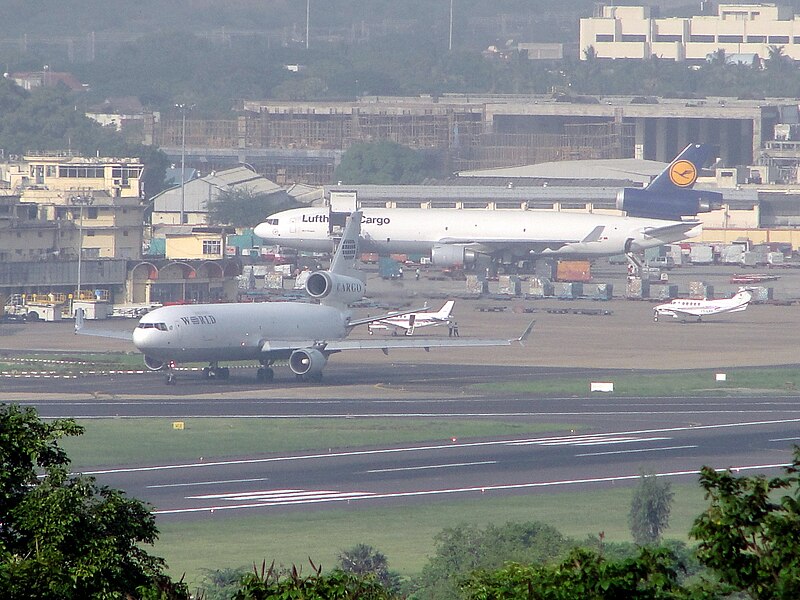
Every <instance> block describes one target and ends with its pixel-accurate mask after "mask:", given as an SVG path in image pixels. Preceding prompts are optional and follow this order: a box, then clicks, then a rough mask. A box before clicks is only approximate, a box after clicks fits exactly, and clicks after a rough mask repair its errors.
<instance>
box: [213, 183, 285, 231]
mask: <svg viewBox="0 0 800 600" xmlns="http://www.w3.org/2000/svg"><path fill="white" fill-rule="evenodd" d="M298 206H300V205H299V204H297V203H296V202H295V201H294V200H293V199H292V198H291V196H289V195H288V194H287V193H285V192H277V193H274V194H261V193H257V192H255V191H254V190H253V189H252V188H249V187H247V186H240V187H236V188H231V189H226V190H223V191H222V192H220V193H219V195H218V196H217V197H216V198H214V200H213V201H212V202H211V203H210V204H209V206H208V218H209V221H210V222H211V223H213V224H215V225H232V226H234V227H253V225H254V224H256V223H260V222H262V221H263V220H264V219H265V218H266V217H268V216H269V215H271V214H273V213H276V212H279V211H281V210H287V209H289V208H297V207H298Z"/></svg>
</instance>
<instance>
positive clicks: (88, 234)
mask: <svg viewBox="0 0 800 600" xmlns="http://www.w3.org/2000/svg"><path fill="white" fill-rule="evenodd" d="M86 235H87V236H89V237H94V231H92V230H91V229H87V230H86Z"/></svg>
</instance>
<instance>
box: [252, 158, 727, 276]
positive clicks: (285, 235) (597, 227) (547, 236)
mask: <svg viewBox="0 0 800 600" xmlns="http://www.w3.org/2000/svg"><path fill="white" fill-rule="evenodd" d="M707 154H708V147H707V146H703V145H691V144H690V145H689V146H687V148H686V149H685V150H684V151H683V152H682V153H681V154H680V155H679V156H678V157H677V158H676V159H675V160H674V161H673V162H672V163H671V164H670V165H669V166H668V167H667V168H666V169H665V170H664V171H663V172H662V173H661V174H660V175H658V176H657V177H656V178H655V179H654V180H653V181H652V182H651V184H650V185H649V186H648V187H647V188H645V189H624V190H622V191H621V192H620V193H619V195H618V197H617V205H618V208H620V209H621V210H625V211H626V213H627V215H626V216H613V215H602V214H584V213H566V212H550V211H536V210H530V211H523V210H454V209H410V208H400V209H389V208H369V209H365V210H364V211H363V212H364V218H363V221H362V233H361V246H360V247H361V249H362V250H363V251H364V252H377V253H380V254H388V253H408V254H417V253H420V254H428V255H430V256H431V259H432V262H433V263H434V264H436V265H439V266H443V267H448V266H462V265H469V264H473V263H475V262H476V260H477V258H478V256H488V257H490V258H492V259H493V260H500V261H501V262H504V263H510V262H514V261H517V260H523V259H529V258H532V257H539V256H541V257H546V256H554V257H572V258H595V257H599V256H613V255H617V254H629V255H630V254H631V253H635V252H639V251H643V250H645V249H647V248H652V247H656V246H661V245H663V244H669V243H673V242H677V241H681V240H685V239H687V238H691V237H695V236H698V235H700V233H701V230H702V226H701V223H700V221H698V220H688V221H683V220H682V219H681V216H682V215H687V216H689V215H691V216H696V215H697V214H698V213H699V212H707V211H708V210H711V207H712V204H715V203H719V202H720V201H721V198H722V196H721V194H718V193H715V192H708V191H694V190H691V189H690V188H691V187H692V185H693V184H694V182H695V180H696V179H697V173H698V171H699V168H700V165H701V164H702V160H705V158H706V157H707ZM637 215H638V216H637ZM255 234H256V235H257V236H259V237H261V238H262V239H263V240H264V241H265V242H267V243H269V244H279V245H281V246H286V247H290V248H297V249H299V250H310V251H318V252H326V251H329V250H330V248H331V243H332V242H331V239H332V238H331V220H330V208H329V207H308V208H298V209H292V210H287V211H283V212H279V213H276V214H274V215H272V216H270V217H269V218H268V219H266V221H264V222H263V223H260V224H259V225H258V226H256V228H255Z"/></svg>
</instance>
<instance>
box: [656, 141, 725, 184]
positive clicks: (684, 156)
mask: <svg viewBox="0 0 800 600" xmlns="http://www.w3.org/2000/svg"><path fill="white" fill-rule="evenodd" d="M711 150H712V147H711V146H710V145H709V144H689V145H688V146H686V148H684V149H683V152H681V153H680V154H678V156H676V157H675V159H674V160H673V161H672V162H671V163H669V166H668V167H667V168H666V169H664V170H663V171H661V173H659V174H658V175H657V176H656V177H655V179H653V181H651V182H650V184H649V185H648V186H647V187H646V188H645V189H646V190H648V191H650V192H670V191H675V190H689V189H692V186H693V185H694V183H695V181H697V175H698V174H699V173H700V169H702V168H703V165H704V164H705V162H706V161H707V160H708V159H709V157H710V156H711Z"/></svg>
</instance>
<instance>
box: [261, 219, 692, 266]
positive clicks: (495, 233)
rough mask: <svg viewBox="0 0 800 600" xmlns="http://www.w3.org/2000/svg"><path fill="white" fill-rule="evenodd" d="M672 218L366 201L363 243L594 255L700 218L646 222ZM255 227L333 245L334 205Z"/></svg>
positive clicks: (645, 241) (677, 236)
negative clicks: (383, 204) (391, 205)
mask: <svg viewBox="0 0 800 600" xmlns="http://www.w3.org/2000/svg"><path fill="white" fill-rule="evenodd" d="M670 224H680V222H678V221H663V220H659V219H645V218H636V217H622V216H614V215H601V214H586V213H566V212H549V211H523V210H453V209H412V208H408V209H406V208H403V209H387V208H368V209H364V217H363V221H362V225H361V243H360V246H359V247H360V250H361V251H362V252H377V253H381V254H384V253H409V254H414V253H420V254H429V253H431V251H432V249H433V247H434V246H436V245H438V244H448V245H458V244H463V245H467V246H470V245H471V246H472V247H479V246H481V245H483V246H485V250H483V252H485V253H489V254H491V253H494V252H506V253H510V254H511V255H512V256H514V257H528V256H530V255H531V254H538V255H544V256H548V255H553V256H572V257H589V258H591V257H595V256H610V255H614V254H622V253H623V252H625V251H626V250H633V251H640V250H644V249H646V248H651V247H656V246H660V245H662V244H666V243H672V242H675V241H678V240H682V239H686V238H687V237H692V236H693V235H697V234H699V226H698V227H697V228H696V229H697V232H696V233H695V232H694V231H692V232H691V233H687V232H686V231H685V230H684V231H681V232H671V233H670V234H669V235H659V234H658V233H656V234H655V235H648V230H653V229H658V228H664V226H665V225H670ZM686 229H691V227H687V228H686ZM255 233H256V235H258V236H259V237H261V238H263V239H264V240H265V241H266V242H267V243H270V244H279V245H281V246H287V247H291V248H297V249H299V250H307V251H318V252H325V251H330V249H331V237H330V227H329V209H328V208H327V207H309V208H300V209H292V210H287V211H283V212H280V213H277V214H274V215H272V216H271V217H270V219H268V220H267V221H265V222H263V223H261V224H259V225H258V226H257V227H256V229H255ZM479 251H480V249H479Z"/></svg>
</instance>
